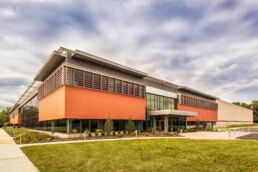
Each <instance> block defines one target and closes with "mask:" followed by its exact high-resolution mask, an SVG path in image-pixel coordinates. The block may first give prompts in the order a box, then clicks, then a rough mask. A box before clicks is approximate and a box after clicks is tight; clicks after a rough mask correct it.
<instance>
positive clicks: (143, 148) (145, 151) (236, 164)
mask: <svg viewBox="0 0 258 172" xmlns="http://www.w3.org/2000/svg"><path fill="white" fill-rule="evenodd" d="M22 150H23V151H24V152H25V154H26V155H27V156H28V157H29V158H30V159H31V160H32V162H33V163H34V164H35V165H36V166H37V167H38V169H39V170H40V171H43V172H52V171H76V172H77V171H101V172H102V171H212V172H213V171H223V172H224V171H225V172H228V171H232V172H233V171H234V172H235V171H258V142H257V141H208V140H206V141H204V140H188V139H153V140H130V141H110V142H92V143H74V144H59V145H45V146H32V147H24V148H22Z"/></svg>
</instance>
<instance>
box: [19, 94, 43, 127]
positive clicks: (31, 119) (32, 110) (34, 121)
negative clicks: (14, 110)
mask: <svg viewBox="0 0 258 172" xmlns="http://www.w3.org/2000/svg"><path fill="white" fill-rule="evenodd" d="M20 113H21V119H22V120H21V122H22V125H23V126H24V127H27V128H33V127H37V126H38V125H39V121H38V99H37V96H35V97H33V98H32V99H31V100H30V101H28V102H27V103H26V104H25V105H24V106H22V107H21V108H20Z"/></svg>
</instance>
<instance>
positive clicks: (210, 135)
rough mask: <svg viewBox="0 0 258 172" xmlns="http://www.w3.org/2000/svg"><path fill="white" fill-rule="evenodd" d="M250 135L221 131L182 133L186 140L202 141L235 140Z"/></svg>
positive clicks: (240, 132)
mask: <svg viewBox="0 0 258 172" xmlns="http://www.w3.org/2000/svg"><path fill="white" fill-rule="evenodd" d="M248 134H251V132H242V131H231V132H228V131H223V132H213V131H198V132H192V133H182V134H180V135H181V136H184V137H185V138H188V139H201V140H202V139H204V140H237V139H238V137H241V136H245V135H248Z"/></svg>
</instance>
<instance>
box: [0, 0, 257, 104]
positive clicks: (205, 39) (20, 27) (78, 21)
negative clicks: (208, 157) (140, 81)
mask: <svg viewBox="0 0 258 172" xmlns="http://www.w3.org/2000/svg"><path fill="white" fill-rule="evenodd" d="M1 3H2V2H0V5H1V7H2V8H0V16H1V18H0V24H1V26H3V27H1V28H0V54H1V56H0V68H1V77H4V78H17V80H18V79H19V80H22V79H23V80H24V81H26V82H27V83H29V81H30V80H31V79H32V78H33V76H34V75H35V74H36V73H37V70H38V69H39V68H40V66H41V65H42V64H43V61H44V59H46V58H47V56H48V55H49V54H50V53H51V51H52V50H54V49H57V48H58V47H59V46H64V47H67V48H71V49H80V50H84V51H87V52H89V53H92V54H96V55H99V56H102V57H105V58H109V59H110V60H113V61H116V62H118V63H121V64H124V65H128V66H130V67H134V68H137V69H140V70H142V71H144V72H148V73H149V74H151V75H154V76H156V77H160V78H162V79H166V80H168V81H171V82H175V83H177V84H182V85H187V86H190V87H193V88H197V89H199V90H202V91H205V92H207V93H210V94H213V95H216V96H219V97H221V98H224V99H226V100H230V101H251V100H252V99H255V98H257V97H258V93H257V92H255V91H254V90H253V88H255V87H258V83H257V80H256V78H257V77H258V75H257V74H256V75H255V73H258V66H257V64H256V63H255V62H256V61H258V52H257V50H258V47H257V45H258V37H257V35H258V33H257V31H256V32H255V29H254V26H255V22H256V21H257V25H256V26H258V16H256V15H258V13H257V14H256V13H255V11H256V10H257V3H256V2H254V1H232V2H231V3H232V4H225V3H226V1H224V0H219V1H200V0H195V1H175V2H173V4H172V5H170V4H169V3H170V2H169V1H165V0H164V1H136V0H131V1H122V0H121V1H111V0H110V1H107V2H103V1H87V2H86V1H82V0H79V1H77V2H76V3H74V1H70V0H67V1H51V0H48V1H41V0H38V1H36V0H35V1H26V3H25V2H24V3H22V2H21V1H10V2H9V3H2V4H1ZM14 7H15V8H14ZM28 7H29V8H28ZM204 7H205V8H204ZM170 8H171V9H170ZM28 9H33V10H28ZM253 11H254V12H253ZM246 14H249V15H247V17H246ZM245 17H246V18H245ZM22 83H23V82H22ZM25 85H26V84H24V83H23V84H18V83H17V88H15V89H13V91H12V94H8V96H6V92H9V91H10V88H9V87H3V88H1V90H2V91H0V99H1V101H2V102H0V105H1V106H6V105H9V104H11V103H13V102H14V100H17V99H18V97H19V95H21V93H22V91H23V90H24V89H25V88H26V86H25Z"/></svg>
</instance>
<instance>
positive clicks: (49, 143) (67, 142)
mask: <svg viewBox="0 0 258 172" xmlns="http://www.w3.org/2000/svg"><path fill="white" fill-rule="evenodd" d="M147 139H185V137H131V138H115V139H95V140H71V141H60V142H46V143H32V144H21V145H19V146H20V147H27V146H41V145H56V144H69V143H85V142H110V141H120V140H147Z"/></svg>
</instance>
